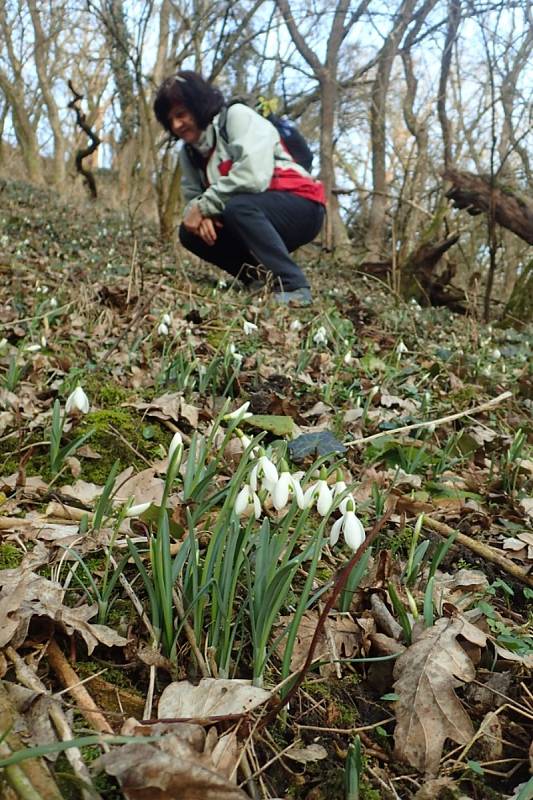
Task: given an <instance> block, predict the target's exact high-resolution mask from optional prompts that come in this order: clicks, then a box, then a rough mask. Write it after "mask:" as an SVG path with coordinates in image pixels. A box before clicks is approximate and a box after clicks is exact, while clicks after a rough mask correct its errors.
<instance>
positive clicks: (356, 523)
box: [343, 511, 365, 550]
mask: <svg viewBox="0 0 533 800" xmlns="http://www.w3.org/2000/svg"><path fill="white" fill-rule="evenodd" d="M343 532H344V540H345V542H346V544H347V545H348V547H349V548H351V549H352V550H357V549H358V548H359V547H360V546H361V545H362V544H363V542H364V541H365V529H364V528H363V525H362V523H361V520H360V519H359V517H356V516H355V514H354V512H353V511H347V512H346V514H345V515H344V525H343Z"/></svg>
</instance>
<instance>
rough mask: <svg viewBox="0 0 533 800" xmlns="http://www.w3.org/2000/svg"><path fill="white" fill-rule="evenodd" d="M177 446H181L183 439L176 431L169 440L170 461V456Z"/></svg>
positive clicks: (170, 458) (170, 456) (169, 456)
mask: <svg viewBox="0 0 533 800" xmlns="http://www.w3.org/2000/svg"><path fill="white" fill-rule="evenodd" d="M178 447H183V439H182V436H181V433H180V432H179V431H176V433H175V434H174V436H173V437H172V439H171V440H170V444H169V446H168V460H169V461H172V456H173V455H174V452H175V451H176V450H177V449H178Z"/></svg>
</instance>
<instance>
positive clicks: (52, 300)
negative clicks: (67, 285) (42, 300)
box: [50, 297, 58, 308]
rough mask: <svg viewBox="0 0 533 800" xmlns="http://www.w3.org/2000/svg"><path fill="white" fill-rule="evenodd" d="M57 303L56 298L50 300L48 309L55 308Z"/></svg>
mask: <svg viewBox="0 0 533 800" xmlns="http://www.w3.org/2000/svg"><path fill="white" fill-rule="evenodd" d="M57 306H58V302H57V298H56V297H51V298H50V308H57Z"/></svg>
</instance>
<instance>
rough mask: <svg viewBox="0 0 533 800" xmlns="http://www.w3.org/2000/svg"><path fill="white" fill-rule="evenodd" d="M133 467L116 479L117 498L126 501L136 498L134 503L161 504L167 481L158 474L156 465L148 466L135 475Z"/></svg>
mask: <svg viewBox="0 0 533 800" xmlns="http://www.w3.org/2000/svg"><path fill="white" fill-rule="evenodd" d="M132 473H133V469H132V467H128V468H127V469H125V470H124V472H122V473H121V474H120V475H118V476H117V479H116V481H115V488H116V494H115V500H117V501H121V502H126V500H130V499H131V498H134V503H135V504H138V503H154V505H156V506H160V505H161V501H162V499H163V492H164V490H165V481H164V480H163V479H162V478H158V477H157V476H156V470H155V469H154V467H148V468H147V469H143V470H142V471H141V472H138V473H137V474H136V475H133V474H132Z"/></svg>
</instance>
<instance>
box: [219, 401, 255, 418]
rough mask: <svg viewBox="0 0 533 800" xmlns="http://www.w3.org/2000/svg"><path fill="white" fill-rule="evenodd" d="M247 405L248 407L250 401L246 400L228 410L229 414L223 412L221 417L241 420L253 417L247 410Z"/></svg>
mask: <svg viewBox="0 0 533 800" xmlns="http://www.w3.org/2000/svg"><path fill="white" fill-rule="evenodd" d="M249 407H250V401H249V400H247V401H246V403H243V404H242V406H239V408H236V409H235V411H230V413H229V414H224V417H223V419H225V420H231V419H238V420H243V419H248V417H253V414H251V413H250V412H249V411H248V408H249Z"/></svg>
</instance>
